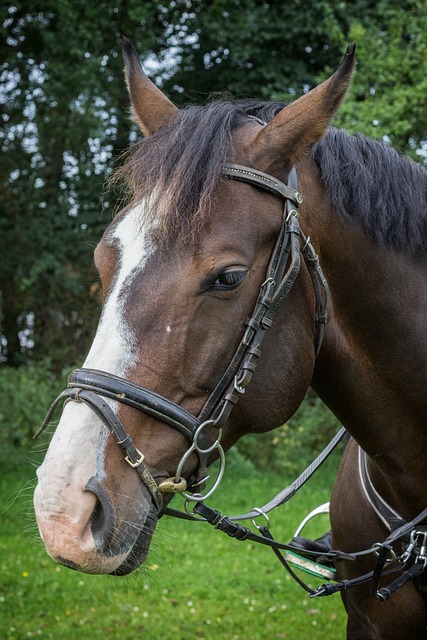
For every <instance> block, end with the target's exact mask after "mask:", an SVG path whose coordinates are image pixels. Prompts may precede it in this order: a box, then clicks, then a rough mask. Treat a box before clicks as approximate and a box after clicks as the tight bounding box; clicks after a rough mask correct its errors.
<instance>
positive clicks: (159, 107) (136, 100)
mask: <svg viewBox="0 0 427 640" xmlns="http://www.w3.org/2000/svg"><path fill="white" fill-rule="evenodd" d="M122 43H123V58H124V61H125V77H126V83H127V86H128V90H129V95H130V99H131V102H132V108H133V113H134V119H135V121H136V123H137V124H138V126H139V128H140V129H141V131H142V133H143V134H144V136H151V135H153V133H156V131H160V129H163V128H164V127H167V126H168V125H169V124H170V123H171V122H173V120H174V119H175V118H176V116H177V115H178V111H179V109H178V107H176V106H175V105H174V104H173V103H172V102H171V101H170V100H169V99H168V98H167V97H166V96H165V95H164V93H162V92H161V91H160V89H159V88H158V87H156V85H155V84H154V83H153V82H151V80H150V79H149V78H148V77H147V76H146V75H145V73H144V72H143V70H142V67H141V63H140V61H139V58H138V54H137V53H136V51H135V49H134V48H133V45H132V43H131V42H130V40H128V39H127V38H125V37H122Z"/></svg>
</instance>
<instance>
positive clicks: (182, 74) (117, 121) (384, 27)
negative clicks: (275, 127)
mask: <svg viewBox="0 0 427 640" xmlns="http://www.w3.org/2000/svg"><path fill="white" fill-rule="evenodd" d="M0 1H1V0H0ZM3 3H4V0H3ZM3 8H4V11H3V12H2V15H5V16H6V17H5V18H4V19H3V22H2V24H1V30H0V32H1V36H2V37H1V38H0V79H1V89H0V117H1V121H2V125H3V126H2V129H1V130H0V144H1V150H2V156H1V159H0V163H1V164H0V193H1V209H0V251H1V256H2V260H1V261H0V322H1V327H0V348H1V357H0V361H1V360H2V361H3V362H7V364H10V365H17V364H20V363H22V362H26V361H28V359H31V358H32V359H37V358H42V357H46V356H49V357H50V358H51V359H53V360H54V362H55V363H56V365H57V366H58V367H61V366H63V365H64V364H68V363H70V362H72V361H75V360H76V359H77V358H79V357H80V356H81V353H83V352H84V351H85V350H86V349H87V346H88V343H89V340H90V336H91V335H92V333H93V330H94V324H95V322H96V318H97V308H98V302H97V289H98V287H97V282H96V274H95V272H94V270H93V268H92V250H91V249H92V247H93V246H94V244H95V243H96V241H97V240H98V239H99V237H100V235H101V233H102V230H103V229H104V228H105V227H106V226H107V224H108V222H109V221H110V220H111V216H112V215H113V212H114V210H115V207H116V206H117V205H116V202H115V196H114V194H111V193H108V194H106V195H104V196H102V191H103V184H104V180H105V177H106V175H107V174H108V172H109V171H111V169H112V168H113V164H114V158H116V157H117V156H118V155H120V153H121V152H122V151H123V150H124V149H125V148H126V147H127V146H128V143H129V140H130V139H134V138H135V136H136V132H135V130H133V129H132V127H131V124H130V118H129V112H128V99H127V95H126V90H125V87H124V82H123V74H122V61H121V44H120V34H121V33H123V34H125V35H127V36H128V37H131V38H132V40H133V41H134V43H135V46H136V47H137V49H138V50H139V51H140V52H141V55H142V61H143V63H144V65H145V68H146V69H147V71H148V72H149V73H151V75H152V77H153V78H154V80H155V81H156V82H157V83H158V84H160V85H161V86H162V88H163V89H164V90H165V91H166V92H167V93H168V94H169V96H170V97H171V98H172V100H174V101H175V102H176V103H177V104H179V105H182V104H185V103H187V102H189V101H196V102H204V101H205V100H206V99H207V97H208V94H210V93H211V92H222V91H224V90H227V91H230V92H231V93H232V94H235V95H238V96H252V97H258V98H264V99H270V98H280V99H285V100H290V99H293V98H294V97H296V96H297V95H299V94H301V93H303V92H304V91H306V90H307V89H309V88H310V87H311V86H313V85H314V84H316V82H317V81H318V80H320V79H321V78H322V77H323V74H324V73H325V70H327V72H329V71H330V70H331V69H332V68H334V67H335V66H336V65H337V62H338V60H339V58H340V56H341V55H342V53H343V52H344V49H345V45H346V44H347V43H348V41H349V40H350V39H351V38H355V39H357V40H359V54H358V55H359V61H360V62H359V72H358V74H357V76H356V79H355V88H354V91H353V94H352V96H353V98H352V99H350V101H349V102H348V103H347V104H346V106H345V107H344V110H343V115H342V119H341V122H342V123H343V124H344V126H346V127H348V128H350V129H352V130H354V129H362V130H363V131H365V132H367V133H369V134H370V135H375V136H376V137H380V138H381V137H384V136H385V135H387V136H388V138H389V139H390V140H391V142H392V143H393V144H397V145H398V146H400V147H401V148H402V149H406V150H408V149H410V150H412V151H413V152H414V153H415V151H416V150H417V149H419V148H420V146H421V145H422V141H425V140H426V138H427V136H426V134H425V130H426V112H425V108H424V95H425V88H426V80H425V69H424V59H425V46H426V45H425V41H426V38H425V35H426V33H425V26H426V23H425V20H426V16H425V12H424V11H423V2H421V0H406V1H405V2H403V3H401V2H399V3H398V2H397V0H392V1H391V2H390V1H389V0H387V1H386V0H379V1H378V2H374V1H373V0H355V2H349V1H348V0H340V1H338V0H319V2H316V3H314V4H312V5H310V7H309V8H308V7H307V4H306V3H305V2H303V1H302V0H289V1H288V2H286V3H285V2H273V1H271V2H258V1H256V0H227V2H226V1H225V0H206V1H203V2H202V1H201V0H194V1H190V0H180V1H179V2H178V1H177V0H168V1H165V2H163V3H158V2H157V1H154V0H145V1H144V2H141V1H140V0H117V1H116V2H115V3H111V2H108V1H107V0H99V1H98V2H96V3H89V2H86V1H84V0H30V1H29V2H25V3H24V2H23V0H17V1H16V2H14V3H13V5H6V6H4V7H3ZM378 105H380V109H378ZM373 114H377V115H373Z"/></svg>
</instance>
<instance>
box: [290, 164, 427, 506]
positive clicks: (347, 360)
mask: <svg viewBox="0 0 427 640" xmlns="http://www.w3.org/2000/svg"><path fill="white" fill-rule="evenodd" d="M305 175H307V173H305ZM308 175H309V177H308V179H307V183H306V185H305V186H303V185H302V186H301V190H302V191H303V193H304V195H305V196H306V207H305V210H304V211H303V212H302V215H301V225H302V227H303V229H304V231H305V232H306V233H309V234H310V235H311V238H312V241H313V243H314V245H315V247H316V250H317V251H318V253H319V257H320V261H321V264H322V268H323V270H324V272H325V274H326V277H327V280H328V283H329V287H330V291H331V305H330V320H329V322H328V325H327V329H326V334H325V340H324V343H323V346H322V350H321V353H320V354H319V357H318V359H317V363H316V367H315V371H314V376H313V381H312V385H313V387H314V388H315V390H316V391H317V392H318V393H319V395H320V397H321V398H322V399H323V400H324V402H325V403H326V404H327V405H328V406H329V407H330V408H331V409H332V410H333V411H334V413H335V414H336V415H337V417H338V418H339V419H340V420H341V421H342V423H343V424H344V425H345V426H346V427H347V429H348V430H349V432H350V433H351V434H352V435H353V437H354V438H355V439H356V440H357V441H358V443H359V444H360V445H361V446H362V447H363V449H365V451H367V453H368V454H369V456H370V457H371V460H372V461H373V462H372V463H371V464H372V466H374V467H375V469H374V472H376V476H377V479H378V482H379V484H381V486H382V490H383V491H384V492H385V494H386V496H385V497H388V498H389V499H390V500H391V502H392V503H393V504H395V506H396V508H401V509H402V512H403V513H404V512H405V510H406V509H409V511H410V512H412V511H413V510H416V509H417V508H419V509H420V510H421V508H423V507H424V506H425V489H426V481H425V478H427V456H425V454H424V452H425V451H426V450H427V432H426V430H425V428H424V427H425V416H426V413H427V401H426V393H425V388H426V382H427V372H426V366H425V362H426V361H427V344H426V340H425V309H426V305H427V293H426V288H425V274H426V267H427V264H426V259H425V257H424V258H422V257H418V258H417V257H414V256H410V255H405V254H403V253H395V252H393V251H392V250H389V249H386V248H384V247H380V246H379V245H378V244H377V243H375V242H374V241H373V240H371V239H370V238H369V237H368V235H367V234H366V232H365V231H364V230H363V229H361V227H360V226H358V225H357V224H356V223H353V222H351V221H350V222H349V221H345V220H343V219H342V218H341V217H339V216H338V215H337V214H336V213H335V212H334V210H333V209H332V208H331V205H330V203H329V200H328V199H327V196H326V193H325V190H324V188H323V186H322V185H321V183H320V181H319V179H318V178H317V177H316V171H315V169H314V168H313V167H311V171H310V173H309V174H308ZM313 176H314V177H313ZM307 196H308V197H307ZM307 200H308V202H307ZM396 487H399V489H398V491H397V490H396ZM414 487H418V489H415V488H414ZM408 505H409V506H408Z"/></svg>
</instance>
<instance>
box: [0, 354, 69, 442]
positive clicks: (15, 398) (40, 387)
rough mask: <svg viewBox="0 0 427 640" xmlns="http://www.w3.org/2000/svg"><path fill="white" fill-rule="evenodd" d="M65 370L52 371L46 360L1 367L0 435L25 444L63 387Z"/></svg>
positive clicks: (0, 437) (1, 437) (7, 439)
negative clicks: (60, 371) (59, 371)
mask: <svg viewBox="0 0 427 640" xmlns="http://www.w3.org/2000/svg"><path fill="white" fill-rule="evenodd" d="M64 383H65V374H64V375H60V376H57V375H55V374H54V373H52V371H51V368H50V363H49V362H40V363H37V364H33V365H32V366H21V367H6V366H3V367H1V368H0V439H1V441H2V442H4V443H7V442H8V443H12V444H13V445H15V446H25V447H28V445H29V444H30V443H31V442H32V437H33V435H34V434H35V432H36V431H37V429H38V428H39V426H40V424H41V422H42V420H43V418H44V416H45V415H46V413H47V410H48V408H49V406H50V404H51V403H52V402H53V400H54V398H55V397H56V396H57V395H58V393H60V391H62V389H63V388H64Z"/></svg>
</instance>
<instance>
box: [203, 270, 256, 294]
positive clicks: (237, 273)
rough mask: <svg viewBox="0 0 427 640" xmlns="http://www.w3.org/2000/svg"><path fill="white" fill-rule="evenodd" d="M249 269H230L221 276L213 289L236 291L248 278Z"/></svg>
mask: <svg viewBox="0 0 427 640" xmlns="http://www.w3.org/2000/svg"><path fill="white" fill-rule="evenodd" d="M247 273H248V271H247V269H229V270H226V271H223V272H222V273H220V274H219V276H218V277H217V279H216V280H215V282H214V283H213V285H212V286H211V289H216V290H218V289H222V290H229V289H235V288H236V287H238V286H239V285H240V284H242V282H243V280H244V279H245V278H246V275H247Z"/></svg>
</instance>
